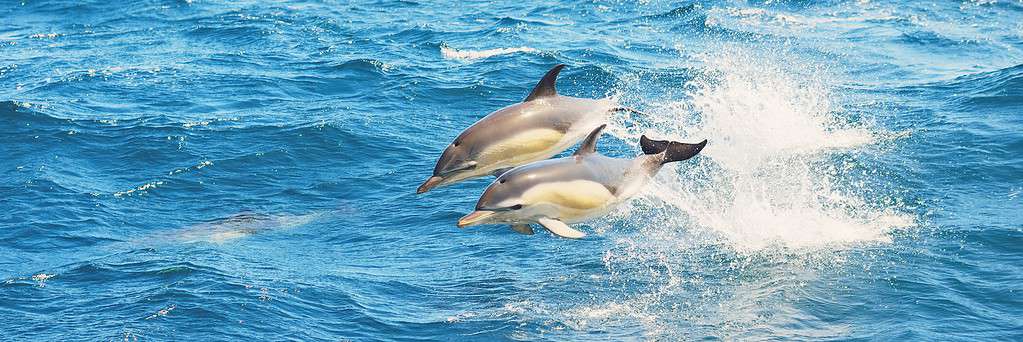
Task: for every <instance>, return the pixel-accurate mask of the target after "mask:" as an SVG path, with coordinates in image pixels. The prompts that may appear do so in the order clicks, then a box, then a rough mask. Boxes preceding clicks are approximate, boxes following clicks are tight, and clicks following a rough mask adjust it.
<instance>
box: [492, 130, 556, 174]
mask: <svg viewBox="0 0 1023 342" xmlns="http://www.w3.org/2000/svg"><path fill="white" fill-rule="evenodd" d="M564 137H565V134H564V133H562V132H560V131H558V130H555V129H551V128H534V129H530V130H526V131H523V132H519V133H516V134H515V135H512V136H510V137H508V138H506V139H503V140H502V141H499V142H495V143H494V144H492V145H490V146H488V147H487V148H486V149H485V150H483V151H482V152H481V153H480V156H479V160H480V164H482V165H486V167H485V168H486V170H481V171H486V172H489V171H493V170H496V169H500V168H505V167H511V166H518V165H522V164H525V163H528V162H531V161H536V160H540V159H545V158H549V157H550V156H553V155H555V154H557V153H558V152H561V150H559V149H558V147H559V146H558V145H560V144H559V143H560V142H561V141H562V140H564Z"/></svg>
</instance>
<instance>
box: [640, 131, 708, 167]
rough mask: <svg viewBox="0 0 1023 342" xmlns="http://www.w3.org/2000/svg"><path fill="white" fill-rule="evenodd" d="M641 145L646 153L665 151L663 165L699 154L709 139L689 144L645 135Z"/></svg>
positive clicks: (641, 139) (641, 138)
mask: <svg viewBox="0 0 1023 342" xmlns="http://www.w3.org/2000/svg"><path fill="white" fill-rule="evenodd" d="M639 145H640V146H641V147H643V153H645V154H661V153H664V158H663V159H661V164H662V165H663V164H667V163H671V162H677V161H682V160H686V159H689V158H692V157H693V156H695V155H697V154H699V153H700V151H702V150H703V147H704V146H707V140H706V139H704V140H703V141H701V142H699V143H696V144H687V143H680V142H677V141H667V140H653V139H650V138H647V137H646V136H645V135H644V136H642V137H640V138H639Z"/></svg>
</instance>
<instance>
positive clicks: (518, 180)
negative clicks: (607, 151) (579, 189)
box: [496, 154, 633, 195]
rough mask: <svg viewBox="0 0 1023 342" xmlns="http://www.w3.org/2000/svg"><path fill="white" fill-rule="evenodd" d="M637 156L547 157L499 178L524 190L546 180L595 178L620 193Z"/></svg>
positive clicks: (505, 184) (614, 191)
mask: <svg viewBox="0 0 1023 342" xmlns="http://www.w3.org/2000/svg"><path fill="white" fill-rule="evenodd" d="M632 166H633V160H631V159H617V158H610V157H605V156H602V155H599V154H591V155H587V156H572V157H565V158H558V159H550V160H544V161H540V162H535V163H531V164H527V165H523V166H520V167H517V168H514V169H512V170H511V171H508V172H507V173H505V174H503V175H501V177H499V178H498V180H497V181H496V182H499V183H500V182H501V181H504V183H502V185H504V186H508V187H514V188H515V190H518V192H519V193H523V192H525V191H527V190H529V189H530V188H532V187H535V186H537V185H539V184H543V183H554V182H571V181H577V180H584V181H591V182H596V183H599V184H601V185H603V186H604V187H605V188H607V189H608V191H610V192H611V193H612V194H615V195H617V194H618V193H619V191H620V190H621V188H622V186H623V184H624V183H625V181H626V178H627V177H629V176H630V171H631V170H632V169H633V167H632Z"/></svg>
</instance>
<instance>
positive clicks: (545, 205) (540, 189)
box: [458, 125, 707, 238]
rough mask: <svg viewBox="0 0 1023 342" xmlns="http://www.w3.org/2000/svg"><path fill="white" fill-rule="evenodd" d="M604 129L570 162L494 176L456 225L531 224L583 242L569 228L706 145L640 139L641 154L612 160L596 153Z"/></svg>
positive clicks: (523, 228)
mask: <svg viewBox="0 0 1023 342" xmlns="http://www.w3.org/2000/svg"><path fill="white" fill-rule="evenodd" d="M605 126H606V125H601V126H600V127H597V128H596V129H595V130H593V131H592V132H591V133H590V134H589V136H587V138H586V140H585V141H584V142H583V143H582V145H581V146H580V147H579V150H578V151H576V152H575V154H574V155H572V156H570V157H565V158H558V159H551V160H544V161H539V162H535V163H531V164H527V165H523V166H520V167H517V168H514V169H512V170H510V171H508V172H506V173H504V174H503V175H501V176H500V177H498V178H497V180H495V181H494V182H493V183H491V184H490V186H489V187H487V189H486V191H484V192H483V195H482V196H480V199H479V201H478V202H477V203H476V211H473V212H472V213H470V214H469V215H466V216H465V217H462V219H460V220H459V221H458V226H459V227H466V226H473V225H479V224H498V223H504V224H511V225H512V228H513V229H514V230H515V231H517V232H520V233H524V234H532V228H530V227H529V224H532V223H538V224H540V225H542V226H544V227H545V228H547V229H548V230H550V231H551V232H552V233H554V234H557V235H559V236H562V237H567V238H581V237H583V236H585V234H584V233H583V232H580V231H578V230H575V229H573V228H570V227H569V226H568V225H567V223H575V222H580V221H584V220H587V219H590V218H594V217H597V216H600V215H603V214H605V213H606V212H607V211H608V210H610V209H611V208H613V207H614V206H615V205H616V204H618V203H621V202H622V201H624V200H626V199H628V198H630V197H632V196H633V195H635V194H636V193H637V192H639V190H640V189H641V188H642V187H643V186H644V185H645V184H646V183H647V182H648V181H649V180H650V178H652V177H653V176H654V175H656V174H657V171H659V170H660V169H661V166H662V165H664V164H666V163H670V162H675V161H681V160H686V159H689V158H692V157H693V156H695V155H696V154H698V153H700V151H701V150H702V149H703V147H704V146H706V144H707V140H704V141H702V142H700V143H697V144H686V143H680V142H674V141H660V140H651V139H648V138H647V137H646V136H643V137H642V138H641V139H640V144H641V145H642V148H643V152H644V154H643V155H640V156H638V157H636V158H633V159H618V158H610V157H606V156H603V155H600V154H599V153H596V142H597V139H598V138H599V136H600V134H601V131H602V130H603V129H604V127H605Z"/></svg>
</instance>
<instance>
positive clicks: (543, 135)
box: [416, 64, 638, 194]
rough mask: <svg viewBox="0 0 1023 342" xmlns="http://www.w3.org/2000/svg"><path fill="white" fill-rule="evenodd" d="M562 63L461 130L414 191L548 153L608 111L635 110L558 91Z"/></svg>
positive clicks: (581, 134)
mask: <svg viewBox="0 0 1023 342" xmlns="http://www.w3.org/2000/svg"><path fill="white" fill-rule="evenodd" d="M564 67H565V65H564V64H559V65H557V66H555V67H554V68H552V69H551V70H550V71H548V72H547V74H546V75H544V76H543V78H542V79H541V80H540V82H539V83H537V84H536V87H535V88H534V89H533V91H532V92H531V93H529V96H527V97H526V100H525V101H523V102H521V103H516V104H513V105H511V106H508V107H504V108H501V109H498V110H497V111H495V112H493V113H490V114H489V115H487V116H486V117H484V118H483V119H480V120H479V121H477V122H476V123H474V124H473V125H472V126H469V128H466V129H465V130H464V131H462V133H461V134H459V135H458V137H457V138H455V140H454V141H453V142H451V144H449V145H448V146H447V148H446V149H445V150H444V153H443V154H441V156H440V159H438V160H437V165H436V166H435V167H434V169H433V176H431V177H430V178H429V179H427V180H426V181H425V182H423V184H422V185H420V186H419V189H417V190H416V193H418V194H422V193H424V192H427V191H430V189H432V188H434V187H438V186H443V185H449V184H453V183H456V182H460V181H463V180H467V179H471V178H477V177H483V176H486V175H500V174H501V173H503V172H504V171H507V170H509V169H511V168H513V167H516V166H519V165H523V164H527V163H530V162H534V161H538V160H544V159H547V158H550V157H553V156H555V155H557V154H558V153H561V152H562V151H565V150H567V149H568V148H569V147H572V145H575V143H577V142H579V140H582V138H583V137H585V136H586V133H589V132H590V131H591V130H593V128H595V127H597V126H599V125H600V124H603V123H605V122H607V118H608V116H609V114H610V113H611V112H612V111H615V110H627V111H632V112H637V113H638V111H636V110H634V109H631V108H627V107H615V105H614V103H612V101H611V99H609V98H604V99H585V98H578V97H571V96H562V95H558V92H557V90H556V89H555V86H554V85H555V82H556V81H557V78H558V74H559V73H561V69H563V68H564Z"/></svg>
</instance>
